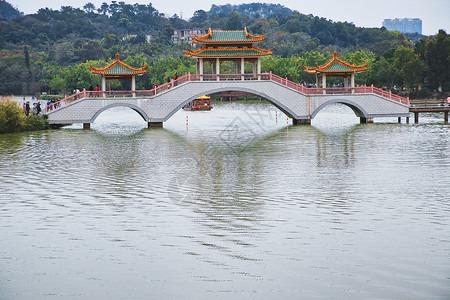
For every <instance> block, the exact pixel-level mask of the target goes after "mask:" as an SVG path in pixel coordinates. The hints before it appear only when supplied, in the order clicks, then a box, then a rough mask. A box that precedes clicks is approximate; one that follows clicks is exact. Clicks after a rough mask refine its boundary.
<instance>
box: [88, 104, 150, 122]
mask: <svg viewBox="0 0 450 300" xmlns="http://www.w3.org/2000/svg"><path fill="white" fill-rule="evenodd" d="M113 107H128V108H131V109H132V110H134V111H135V112H137V113H138V114H139V115H140V116H141V117H142V119H144V121H146V122H148V121H149V117H148V116H147V114H146V113H145V111H144V110H143V109H142V108H140V107H138V106H136V105H133V104H129V103H112V104H109V105H107V106H104V107H102V108H100V109H99V110H98V111H96V112H95V114H94V115H93V116H92V118H91V120H90V121H89V123H94V121H95V119H97V117H98V116H99V115H100V114H101V113H102V112H104V111H106V110H108V109H110V108H113Z"/></svg>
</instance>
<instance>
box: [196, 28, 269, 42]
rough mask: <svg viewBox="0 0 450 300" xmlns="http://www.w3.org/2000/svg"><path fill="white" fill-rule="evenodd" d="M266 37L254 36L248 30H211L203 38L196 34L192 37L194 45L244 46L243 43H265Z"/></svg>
mask: <svg viewBox="0 0 450 300" xmlns="http://www.w3.org/2000/svg"><path fill="white" fill-rule="evenodd" d="M265 36H266V35H252V34H250V33H248V32H247V28H244V30H237V31H223V30H211V28H209V30H208V33H207V34H206V35H203V36H198V35H196V34H194V36H191V38H192V41H193V42H194V43H199V44H230V43H231V44H242V43H259V42H262V41H264V37H265Z"/></svg>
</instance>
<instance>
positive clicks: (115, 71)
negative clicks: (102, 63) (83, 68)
mask: <svg viewBox="0 0 450 300" xmlns="http://www.w3.org/2000/svg"><path fill="white" fill-rule="evenodd" d="M119 57H120V55H119V54H116V60H115V61H114V62H113V63H112V64H110V65H109V66H107V67H106V68H103V69H97V68H94V67H93V66H92V65H91V66H90V67H91V73H92V74H95V75H105V76H132V75H143V74H145V73H146V72H147V71H146V70H145V69H146V68H147V67H148V65H147V64H145V65H144V66H142V67H141V68H139V69H135V68H132V67H130V66H128V65H126V64H124V63H123V62H121V61H120V60H119Z"/></svg>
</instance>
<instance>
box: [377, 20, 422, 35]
mask: <svg viewBox="0 0 450 300" xmlns="http://www.w3.org/2000/svg"><path fill="white" fill-rule="evenodd" d="M383 26H384V27H385V28H386V30H389V31H399V32H401V33H418V34H422V20H421V19H419V18H403V19H399V18H395V19H384V21H383Z"/></svg>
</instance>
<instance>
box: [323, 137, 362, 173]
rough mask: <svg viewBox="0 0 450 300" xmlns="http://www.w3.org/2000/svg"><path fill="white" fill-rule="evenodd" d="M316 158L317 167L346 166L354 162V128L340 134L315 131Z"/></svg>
mask: <svg viewBox="0 0 450 300" xmlns="http://www.w3.org/2000/svg"><path fill="white" fill-rule="evenodd" d="M316 141H317V143H316V149H317V150H316V158H317V166H318V167H334V168H347V167H351V166H353V164H354V162H355V132H354V128H352V129H351V130H349V131H345V133H342V134H334V135H333V134H324V133H322V132H320V131H317V135H316Z"/></svg>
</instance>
